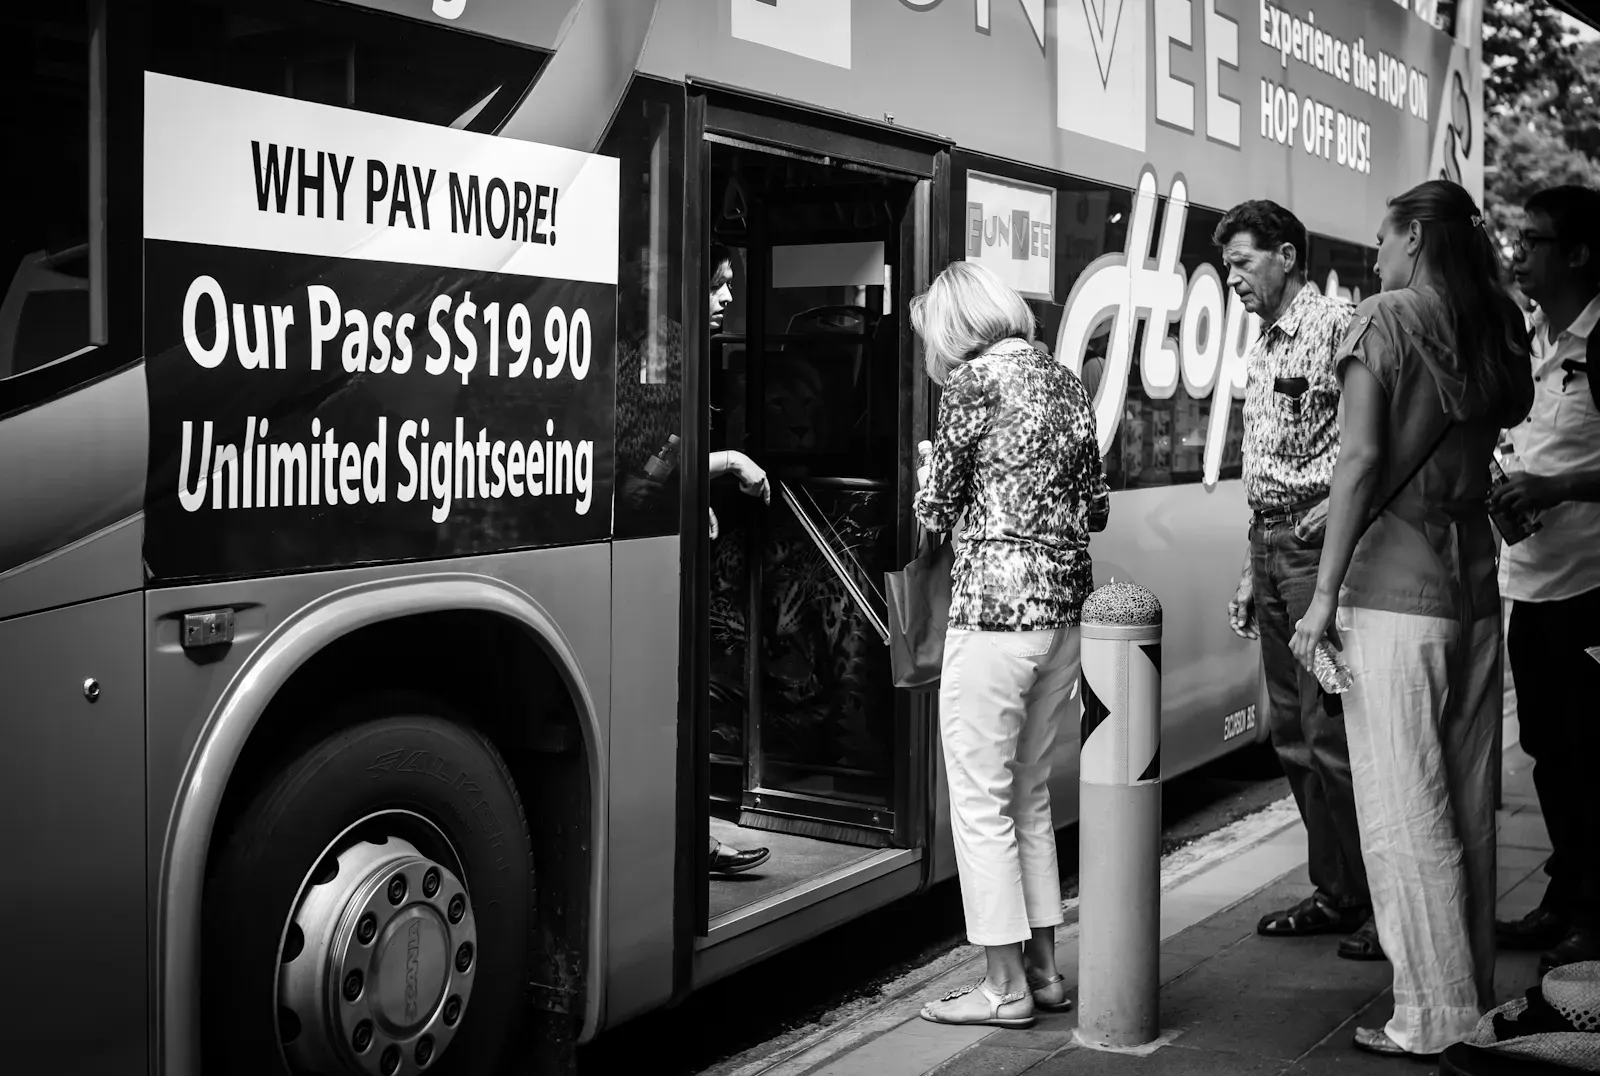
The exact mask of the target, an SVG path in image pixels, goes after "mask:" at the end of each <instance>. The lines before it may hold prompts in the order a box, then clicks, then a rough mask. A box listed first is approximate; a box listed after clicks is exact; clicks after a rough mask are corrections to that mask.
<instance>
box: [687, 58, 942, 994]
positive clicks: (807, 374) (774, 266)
mask: <svg viewBox="0 0 1600 1076" xmlns="http://www.w3.org/2000/svg"><path fill="white" fill-rule="evenodd" d="M687 126H688V129H689V134H688V137H689V140H690V146H689V147H688V149H689V152H688V153H687V155H686V161H688V162H689V171H690V173H691V176H690V179H689V182H688V183H687V184H686V186H687V187H688V188H689V189H688V190H687V191H686V196H687V200H688V202H689V209H688V212H689V215H690V226H689V227H688V228H686V229H685V231H686V236H687V239H686V243H687V244H688V245H689V246H690V247H691V249H690V250H687V251H686V262H687V267H686V273H687V278H688V280H689V283H690V288H689V290H688V296H687V298H686V304H687V305H688V307H689V308H690V309H694V310H698V311H705V312H707V314H706V316H705V317H704V318H702V319H696V320H698V321H700V322H701V324H700V325H698V326H697V328H698V329H699V330H700V331H701V332H702V333H703V336H702V338H701V339H700V340H698V341H696V340H693V339H690V340H687V341H686V347H687V348H689V349H690V351H689V353H690V354H696V355H698V356H699V357H700V367H699V371H698V374H699V376H698V377H697V378H691V381H693V382H694V383H693V384H691V385H687V386H686V406H689V407H693V408H694V409H695V411H694V415H693V418H692V421H691V422H690V423H689V426H690V427H691V428H692V430H693V431H694V433H693V434H692V435H691V436H692V437H695V438H696V439H699V438H704V439H703V440H702V441H701V443H700V444H699V445H697V446H696V445H686V448H688V449H689V450H691V451H697V452H699V453H700V454H701V455H702V456H703V455H706V454H708V453H711V452H716V451H720V450H736V451H740V452H743V453H745V454H746V455H747V456H749V457H750V458H751V459H752V460H754V461H755V462H756V463H757V464H758V465H759V466H760V467H762V468H763V469H764V470H765V471H766V473H767V475H768V477H769V479H770V485H771V488H772V499H771V502H770V504H763V503H762V502H761V501H760V500H759V499H758V498H753V497H749V496H744V495H742V494H741V492H740V489H739V486H738V483H736V482H718V483H716V484H715V485H713V486H709V487H708V486H707V485H706V484H705V483H701V484H700V488H699V489H693V488H690V489H687V490H686V491H685V496H686V498H688V500H689V502H690V503H688V504H687V505H686V509H685V518H686V519H687V520H699V521H704V525H705V528H706V532H707V535H708V537H707V540H705V541H702V542H699V543H698V545H699V556H698V557H693V559H694V560H695V561H696V563H694V565H693V567H694V572H693V574H692V576H690V577H688V578H686V589H688V590H689V592H690V593H692V594H694V595H695V601H696V602H697V604H698V606H699V608H698V609H696V611H695V615H696V616H697V618H698V623H697V624H696V633H697V641H698V644H699V645H697V646H693V647H690V648H687V652H688V653H691V654H692V655H693V657H692V658H691V659H690V660H691V661H692V662H693V666H694V668H693V676H692V678H691V684H692V686H691V687H690V689H689V690H690V692H691V699H692V700H693V702H692V705H691V707H690V709H691V710H692V712H693V718H692V725H693V729H692V735H693V737H694V740H695V746H694V750H695V756H696V759H697V760H703V762H701V765H700V767H699V777H700V780H699V782H698V785H699V787H698V788H697V790H696V797H695V802H696V808H697V810H696V814H697V815H698V817H697V818H696V819H695V822H696V824H697V825H698V826H699V827H700V828H697V829H696V831H695V836H697V837H698V839H697V840H694V839H693V838H691V840H692V842H693V843H692V845H691V846H692V847H695V848H697V849H698V858H699V862H698V864H696V866H695V878H694V882H695V883H696V885H697V887H698V894H697V895H698V901H697V908H696V911H697V915H696V922H695V928H694V935H693V943H692V944H693V948H694V951H695V955H694V958H693V967H692V971H691V976H692V979H693V982H694V984H695V985H701V984H703V983H705V982H708V981H710V980H711V979H714V978H717V977H720V976H721V975H724V974H727V973H728V972H730V971H733V970H736V969H737V968H738V967H741V966H743V965H744V964H747V963H749V962H750V961H752V960H754V959H756V958H757V957H758V956H761V955H763V954H767V953H770V952H772V951H774V950H776V949H780V948H783V947H785V946H787V945H789V944H792V943H794V942H796V941H800V940H802V939H804V938H807V937H811V936H813V935H815V934H817V933H819V932H821V931H822V930H825V929H827V928H828V927H830V926H833V925H835V924H837V923H841V922H844V921H845V920H848V919H850V918H853V917H854V916H856V915H859V914H861V913H863V912H865V911H867V910H869V909H871V908H873V907H877V906H879V905H881V904H884V903H887V902H888V901H890V900H893V899H896V898H897V897H900V896H903V895H905V894H907V893H910V892H913V891H915V890H916V889H918V888H919V887H920V886H921V885H922V884H923V883H924V881H925V878H926V869H925V864H924V847H925V844H926V834H927V831H928V819H929V817H930V816H929V812H930V783H931V781H932V780H933V773H934V751H935V748H936V733H935V730H934V727H933V723H932V712H933V711H932V700H931V699H930V698H929V697H927V696H926V695H921V696H913V695H911V694H910V693H907V692H904V691H897V690H896V689H895V688H894V686H893V683H892V679H891V675H890V670H889V657H888V647H887V642H886V635H885V634H884V632H885V619H886V610H885V607H884V601H883V595H882V590H883V586H884V584H883V574H884V572H886V571H892V570H894V569H895V568H897V567H899V566H900V565H901V564H903V563H904V562H905V561H906V560H907V559H909V556H910V553H911V544H912V540H913V535H914V523H913V517H912V513H911V498H912V496H913V494H914V493H915V487H914V471H915V464H914V450H913V446H914V445H915V443H916V441H917V440H918V439H920V438H921V437H923V436H925V435H926V427H927V417H928V413H929V399H928V391H927V388H926V384H927V382H926V379H925V378H923V377H922V376H921V374H920V371H919V369H918V368H917V366H916V354H917V349H916V348H915V346H914V343H913V337H912V331H911V326H910V319H909V316H908V312H907V305H908V303H909V300H910V298H911V296H912V295H915V294H916V293H917V292H918V291H920V290H922V289H923V288H925V287H926V285H927V282H928V279H929V274H930V271H931V270H932V269H933V268H934V264H933V262H934V257H935V252H941V251H943V250H944V249H945V244H944V243H943V242H942V238H943V237H942V235H941V236H934V235H933V234H932V232H933V230H934V228H935V227H939V228H940V229H941V231H942V222H943V221H945V220H947V219H948V215H947V213H946V211H945V206H944V204H943V203H944V202H945V201H946V198H945V193H944V192H945V191H946V189H947V183H946V180H945V172H946V169H947V162H948V149H949V147H948V144H947V143H943V142H938V141H935V140H932V139H929V138H926V137H924V136H917V135H912V134H910V133H907V132H904V131H901V130H899V129H896V128H894V127H892V126H888V125H874V124H865V123H861V122H859V121H844V120H840V119H839V118H837V117H833V116H830V115H825V114H822V113H819V112H816V111H814V110H810V109H806V108H804V107H802V106H795V105H790V104H787V103H782V102H776V101H772V100H769V99H763V98H756V97H751V96H748V95H745V94H742V93H735V92H733V91H728V90H724V89H722V88H720V87H714V86H709V85H705V84H695V83H691V85H690V104H689V123H688V125H687ZM696 164H698V168H696ZM696 172H697V173H698V174H697V175H695V174H694V173H696ZM694 244H699V249H698V250H695V249H693V246H694ZM719 270H720V272H721V276H719V275H718V274H719ZM713 279H715V280H716V285H717V288H718V289H719V290H720V288H721V285H722V284H723V283H724V281H726V282H727V283H728V284H729V292H731V296H732V297H731V301H727V302H726V305H725V306H724V307H723V308H722V309H721V310H720V318H713V317H711V316H710V310H711V301H712V300H711V295H712V289H711V285H712V282H713ZM727 294H728V293H723V296H722V298H723V299H724V300H726V299H727ZM719 305H720V304H719ZM686 320H687V319H686ZM690 485H691V486H692V485H693V484H690ZM713 518H714V519H715V530H716V537H715V539H714V540H711V539H710V538H709V532H710V530H711V529H712V528H711V521H712V519H713ZM686 526H687V524H686ZM691 556H692V555H691ZM708 832H709V833H710V835H711V836H713V837H715V838H716V839H718V840H720V841H722V842H723V843H724V844H726V845H730V846H732V847H735V848H749V847H765V848H768V849H770V851H771V855H770V856H769V857H768V859H767V860H766V861H765V862H763V863H762V864H760V865H759V866H758V867H757V868H755V869H752V870H749V871H747V872H743V873H740V874H735V875H731V876H726V877H721V876H718V877H709V876H708V867H709V855H710V842H709V841H707V840H706V839H705V837H704V836H703V834H705V833H708Z"/></svg>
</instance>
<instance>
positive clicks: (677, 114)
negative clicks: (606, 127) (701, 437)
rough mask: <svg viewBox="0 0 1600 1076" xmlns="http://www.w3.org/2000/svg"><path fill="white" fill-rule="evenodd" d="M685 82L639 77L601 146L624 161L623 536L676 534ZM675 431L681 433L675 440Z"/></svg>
mask: <svg viewBox="0 0 1600 1076" xmlns="http://www.w3.org/2000/svg"><path fill="white" fill-rule="evenodd" d="M682 147H683V88H682V87H681V86H673V85H670V84H668V83H663V82H657V81H655V80H654V79H649V78H636V79H634V82H633V86H632V87H631V88H630V89H629V91H628V96H627V97H626V98H625V99H624V100H623V102H622V107H621V109H620V110H619V111H618V113H617V117H616V119H615V121H613V123H612V125H611V131H610V133H609V134H608V135H607V136H606V140H605V142H604V143H603V144H602V145H601V147H600V152H601V153H604V154H606V155H607V156H612V157H618V158H620V159H621V161H622V168H621V174H620V182H621V188H622V189H621V192H620V197H621V204H622V211H621V214H620V216H619V218H618V225H619V229H620V233H621V234H620V236H619V244H620V247H621V252H620V254H619V257H620V262H619V264H618V267H617V500H616V521H615V525H614V526H615V530H614V533H615V535H616V537H617V538H644V537H658V536H663V535H676V534H677V533H678V517H679V506H680V504H679V497H680V488H679V487H680V482H679V476H680V474H681V473H682V472H681V469H680V468H679V466H678V462H679V461H678V458H677V451H678V446H679V444H681V438H682V435H683V414H682V401H683V311H682V305H683V304H682V294H683V284H682V266H681V263H680V260H679V259H678V258H677V257H675V256H674V253H673V252H675V251H678V250H681V249H682V242H683V239H682V236H683V150H682ZM674 438H677V439H678V440H674Z"/></svg>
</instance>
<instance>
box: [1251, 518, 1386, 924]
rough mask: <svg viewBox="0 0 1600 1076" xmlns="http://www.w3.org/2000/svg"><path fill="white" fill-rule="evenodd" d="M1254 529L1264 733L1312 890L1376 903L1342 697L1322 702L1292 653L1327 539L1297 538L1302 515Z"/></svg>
mask: <svg viewBox="0 0 1600 1076" xmlns="http://www.w3.org/2000/svg"><path fill="white" fill-rule="evenodd" d="M1300 515H1303V513H1299V514H1296V515H1294V516H1291V517H1289V518H1288V519H1286V520H1282V521H1274V522H1271V523H1266V524H1262V523H1256V524H1254V525H1252V526H1251V528H1250V560H1251V564H1252V566H1253V568H1254V572H1255V606H1256V625H1257V627H1258V628H1259V629H1260V631H1261V663H1262V668H1263V670H1264V672H1265V676H1266V681H1267V697H1268V701H1269V705H1268V712H1267V714H1266V715H1265V717H1266V721H1267V728H1268V729H1269V730H1270V731H1271V733H1272V747H1273V750H1275V751H1276V752H1277V754H1278V762H1279V763H1280V764H1281V765H1282V766H1283V772H1284V775H1285V776H1286V777H1288V778H1289V789H1290V791H1292V792H1293V793H1294V799H1295V803H1296V804H1297V805H1298V806H1299V808H1300V817H1301V819H1302V820H1303V821H1304V822H1305V826H1306V835H1307V840H1306V844H1307V849H1306V855H1307V861H1308V864H1307V865H1308V867H1309V869H1310V873H1311V884H1312V885H1314V886H1316V887H1317V891H1318V892H1319V893H1321V894H1322V895H1323V896H1324V897H1325V898H1327V899H1328V901H1329V902H1331V903H1332V904H1334V905H1335V906H1337V907H1339V908H1361V907H1365V906H1367V905H1369V904H1370V903H1371V898H1370V897H1369V895H1368V892H1367V873H1366V869H1365V867H1364V866H1363V865H1362V862H1361V833H1360V829H1359V828H1358V827H1357V825H1356V801H1355V793H1354V791H1353V789H1352V788H1351V782H1350V747H1349V744H1348V742H1347V741H1346V739H1345V729H1344V713H1343V710H1342V708H1341V707H1340V705H1339V699H1338V697H1337V696H1328V695H1324V693H1323V691H1322V688H1321V685H1319V684H1318V683H1317V678H1316V677H1315V676H1312V675H1311V673H1309V672H1307V671H1306V670H1305V669H1303V668H1301V666H1300V663H1299V662H1298V661H1296V660H1295V656H1294V653H1293V652H1292V651H1290V649H1289V640H1290V639H1292V638H1294V626H1295V622H1296V621H1298V620H1299V619H1300V618H1301V617H1302V616H1304V615H1305V612H1306V609H1307V607H1308V606H1310V604H1311V598H1312V595H1313V594H1314V593H1315V592H1316V589H1317V567H1318V564H1319V563H1320V562H1321V560H1322V539H1321V538H1320V537H1319V538H1316V539H1313V540H1312V541H1309V542H1303V541H1301V540H1300V539H1299V538H1297V537H1295V533H1294V526H1295V523H1296V522H1297V521H1298V519H1299V516H1300Z"/></svg>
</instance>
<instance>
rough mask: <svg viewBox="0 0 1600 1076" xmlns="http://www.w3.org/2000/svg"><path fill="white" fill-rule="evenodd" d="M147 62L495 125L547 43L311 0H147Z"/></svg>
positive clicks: (374, 108)
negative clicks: (524, 42)
mask: <svg viewBox="0 0 1600 1076" xmlns="http://www.w3.org/2000/svg"><path fill="white" fill-rule="evenodd" d="M150 10H151V14H150V18H151V26H150V31H149V43H150V44H149V48H150V57H149V62H148V64H147V66H148V67H149V68H150V70H152V71H159V72H161V73H162V74H168V75H179V76H182V77H184V78H192V79H197V80H199V81H202V82H212V83H216V84H218V85H223V86H234V87H237V88H239V89H243V90H255V91H257V92H260V93H271V94H277V95H278V96H281V97H293V98H297V99H299V100H303V101H314V102H316V103H318V104H324V105H337V106H340V107H342V108H353V109H357V110H359V111H362V112H376V113H379V114H381V115H385V116H396V117H399V118H401V119H408V120H420V121H422V122H424V123H433V124H438V125H439V126H448V127H459V128H463V129H466V130H469V131H494V130H496V129H497V128H498V127H499V126H500V124H501V123H502V122H504V120H505V118H506V117H507V116H508V115H509V114H510V112H511V110H512V109H513V108H514V107H515V105H516V103H517V101H519V100H520V99H521V98H522V96H523V94H524V93H525V92H526V91H527V89H528V87H529V86H530V85H531V84H532V83H533V80H534V78H535V77H536V76H537V75H538V73H539V70H540V68H541V67H542V66H543V64H544V61H545V59H546V54H545V53H542V52H539V51H536V50H533V49H526V48H521V47H518V46H514V45H508V44H504V43H501V42H497V41H491V40H489V39H487V38H482V37H474V36H470V35H467V34H462V33H457V32H454V31H451V30H445V29H440V28H438V27H435V26H430V25H428V24H426V23H422V22H415V21H412V20H409V19H402V18H399V17H397V16H392V15H383V14H379V13H375V12H370V11H358V10H355V9H351V8H344V7H342V6H339V5H335V4H327V3H314V2H310V0H290V2H283V0H276V2H272V3H266V2H261V0H174V2H167V3H161V4H153V5H151V9H150Z"/></svg>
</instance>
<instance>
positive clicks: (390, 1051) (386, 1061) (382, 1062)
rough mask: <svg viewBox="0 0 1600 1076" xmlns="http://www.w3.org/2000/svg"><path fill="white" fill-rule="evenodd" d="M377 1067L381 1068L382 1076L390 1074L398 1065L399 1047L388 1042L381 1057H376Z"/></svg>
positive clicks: (389, 1075)
mask: <svg viewBox="0 0 1600 1076" xmlns="http://www.w3.org/2000/svg"><path fill="white" fill-rule="evenodd" d="M378 1067H379V1068H380V1069H382V1070H383V1076H391V1074H392V1073H393V1072H394V1070H395V1069H397V1068H399V1067H400V1047H398V1046H396V1045H394V1044H393V1043H390V1044H389V1046H388V1047H387V1048H386V1049H385V1050H384V1051H383V1057H381V1058H379V1059H378Z"/></svg>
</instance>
